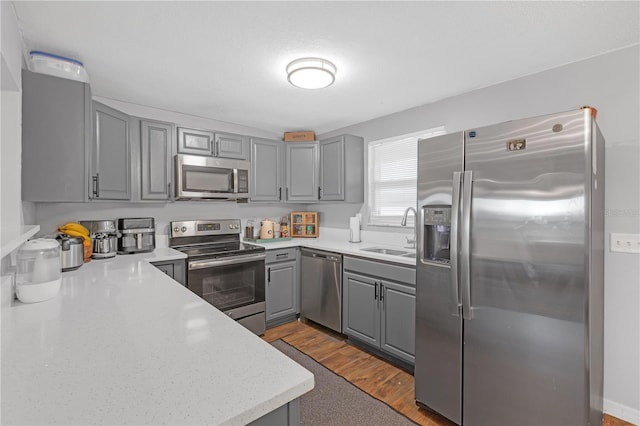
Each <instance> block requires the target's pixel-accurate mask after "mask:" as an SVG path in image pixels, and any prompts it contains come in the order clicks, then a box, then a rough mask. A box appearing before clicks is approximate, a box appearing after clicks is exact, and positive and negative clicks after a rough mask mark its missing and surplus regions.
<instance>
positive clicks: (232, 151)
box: [178, 127, 249, 160]
mask: <svg viewBox="0 0 640 426" xmlns="http://www.w3.org/2000/svg"><path fill="white" fill-rule="evenodd" d="M178 153H180V154H192V155H204V156H207V157H221V158H235V159H238V160H247V159H249V137H248V136H243V135H235V134H232V133H214V132H212V131H209V130H197V129H188V128H186V127H178Z"/></svg>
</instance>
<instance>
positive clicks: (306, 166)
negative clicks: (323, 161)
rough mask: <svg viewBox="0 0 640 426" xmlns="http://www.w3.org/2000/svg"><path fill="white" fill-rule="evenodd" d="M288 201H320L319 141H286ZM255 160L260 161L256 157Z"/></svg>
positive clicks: (286, 192) (286, 193)
mask: <svg viewBox="0 0 640 426" xmlns="http://www.w3.org/2000/svg"><path fill="white" fill-rule="evenodd" d="M285 154H286V155H285V168H286V174H287V176H286V185H285V187H286V190H285V195H286V197H285V198H286V201H292V202H300V201H311V202H313V201H318V200H319V199H320V196H319V193H320V185H319V183H318V180H319V176H318V143H317V142H289V143H285ZM253 161H258V160H256V159H255V158H254V160H253Z"/></svg>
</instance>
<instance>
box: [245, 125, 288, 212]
mask: <svg viewBox="0 0 640 426" xmlns="http://www.w3.org/2000/svg"><path fill="white" fill-rule="evenodd" d="M283 145H284V142H282V141H278V140H269V139H259V138H251V158H253V161H251V174H250V176H251V183H250V185H249V189H250V191H251V201H272V202H279V201H283V195H284V194H283V186H284V185H283V178H284V173H283V167H282V163H283V161H284V159H283V150H284V146H283Z"/></svg>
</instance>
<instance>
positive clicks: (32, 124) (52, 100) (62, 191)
mask: <svg viewBox="0 0 640 426" xmlns="http://www.w3.org/2000/svg"><path fill="white" fill-rule="evenodd" d="M3 120H4V115H3ZM2 139H3V142H2V143H3V150H4V146H9V145H10V143H9V142H8V139H9V138H8V137H7V136H6V135H5V134H3V135H2ZM5 139H7V144H6V145H5V142H4V140H5ZM91 139H92V137H91V88H90V87H89V85H88V84H87V83H81V82H79V81H74V80H69V79H66V78H59V77H54V76H51V75H45V74H38V73H33V72H31V71H27V70H22V200H23V201H60V202H83V201H87V192H88V191H87V188H88V183H89V182H88V179H89V177H88V173H89V169H88V163H89V149H90V144H91ZM18 140H19V139H18ZM17 145H18V146H17V147H16V149H19V148H20V144H19V143H18V144H17ZM7 184H9V182H7ZM10 184H12V185H20V183H19V182H11V183H10ZM3 186H4V183H3ZM18 190H19V189H18Z"/></svg>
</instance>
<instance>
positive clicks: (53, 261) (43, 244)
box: [16, 238, 62, 303]
mask: <svg viewBox="0 0 640 426" xmlns="http://www.w3.org/2000/svg"><path fill="white" fill-rule="evenodd" d="M17 269H18V270H17V272H16V295H17V296H18V299H19V300H20V301H21V302H23V303H35V302H42V301H44V300H49V299H51V298H53V297H55V296H56V295H57V294H58V292H59V291H60V283H61V280H62V278H61V275H62V274H61V269H62V261H61V257H60V244H58V242H57V241H56V240H53V239H44V238H38V239H35V240H30V241H27V242H26V243H24V244H23V245H22V247H20V249H19V250H18V254H17Z"/></svg>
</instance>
